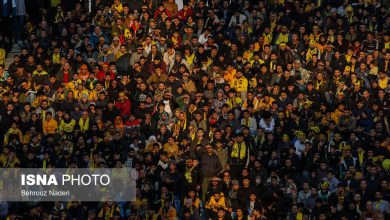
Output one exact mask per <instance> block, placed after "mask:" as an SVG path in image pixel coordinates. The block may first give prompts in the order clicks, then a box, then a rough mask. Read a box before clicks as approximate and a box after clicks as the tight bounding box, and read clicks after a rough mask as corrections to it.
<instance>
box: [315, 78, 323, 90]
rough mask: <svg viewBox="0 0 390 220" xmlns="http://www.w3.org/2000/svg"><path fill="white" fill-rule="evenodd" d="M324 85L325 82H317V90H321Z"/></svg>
mask: <svg viewBox="0 0 390 220" xmlns="http://www.w3.org/2000/svg"><path fill="white" fill-rule="evenodd" d="M322 83H324V80H321V81H320V82H318V80H317V86H316V90H320V87H321V85H322Z"/></svg>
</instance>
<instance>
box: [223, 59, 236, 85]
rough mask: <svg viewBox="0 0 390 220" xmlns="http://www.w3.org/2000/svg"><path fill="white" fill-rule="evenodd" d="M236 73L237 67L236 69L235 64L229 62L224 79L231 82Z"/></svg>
mask: <svg viewBox="0 0 390 220" xmlns="http://www.w3.org/2000/svg"><path fill="white" fill-rule="evenodd" d="M235 75H236V69H234V67H233V65H232V64H231V63H230V64H228V66H227V68H226V70H225V73H224V75H223V79H224V80H225V81H226V82H227V83H230V81H233V79H234V76H235Z"/></svg>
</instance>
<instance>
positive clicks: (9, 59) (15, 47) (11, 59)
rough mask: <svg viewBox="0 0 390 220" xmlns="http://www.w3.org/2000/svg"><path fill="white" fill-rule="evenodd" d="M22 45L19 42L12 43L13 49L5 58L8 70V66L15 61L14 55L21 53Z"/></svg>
mask: <svg viewBox="0 0 390 220" xmlns="http://www.w3.org/2000/svg"><path fill="white" fill-rule="evenodd" d="M20 49H21V48H20V46H19V44H14V45H12V48H11V51H10V52H9V53H8V54H7V57H6V58H5V61H4V66H5V69H6V70H8V66H9V65H10V64H11V63H12V62H14V56H15V54H19V53H20Z"/></svg>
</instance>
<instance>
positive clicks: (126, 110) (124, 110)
mask: <svg viewBox="0 0 390 220" xmlns="http://www.w3.org/2000/svg"><path fill="white" fill-rule="evenodd" d="M115 108H117V109H118V110H119V111H120V112H121V117H122V118H123V119H127V118H128V117H129V115H130V108H131V103H130V101H129V99H128V98H127V96H126V95H125V93H123V92H120V93H119V98H118V101H116V102H115Z"/></svg>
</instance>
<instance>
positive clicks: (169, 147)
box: [164, 136, 179, 158]
mask: <svg viewBox="0 0 390 220" xmlns="http://www.w3.org/2000/svg"><path fill="white" fill-rule="evenodd" d="M164 151H166V152H167V156H168V158H171V157H175V156H176V155H177V154H178V153H179V146H177V144H176V143H175V139H174V138H173V137H172V136H171V137H169V138H168V142H167V143H165V144H164Z"/></svg>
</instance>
